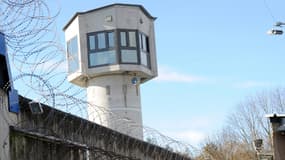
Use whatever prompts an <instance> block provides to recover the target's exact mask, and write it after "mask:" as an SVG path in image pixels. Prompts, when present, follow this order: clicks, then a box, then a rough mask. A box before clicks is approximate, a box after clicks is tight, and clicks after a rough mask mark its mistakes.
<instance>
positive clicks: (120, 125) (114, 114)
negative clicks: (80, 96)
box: [87, 74, 143, 139]
mask: <svg viewBox="0 0 285 160" xmlns="http://www.w3.org/2000/svg"><path fill="white" fill-rule="evenodd" d="M133 77H134V76H132V75H120V74H119V75H110V76H102V77H97V78H94V79H91V80H89V83H88V86H89V87H88V88H87V98H88V102H89V103H90V105H89V107H88V113H89V120H91V121H95V122H96V123H98V124H102V125H104V126H106V127H109V128H111V129H114V130H116V131H119V132H121V133H125V134H128V135H130V136H132V137H136V138H139V139H142V138H143V130H142V113H141V100H140V88H139V84H138V85H133V84H132V83H131V79H132V78H133ZM108 88H109V89H108ZM108 90H109V91H108Z"/></svg>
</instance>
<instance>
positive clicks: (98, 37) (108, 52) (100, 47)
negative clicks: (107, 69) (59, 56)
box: [87, 31, 117, 67]
mask: <svg viewBox="0 0 285 160" xmlns="http://www.w3.org/2000/svg"><path fill="white" fill-rule="evenodd" d="M87 37H88V59H89V67H96V66H101V65H108V64H115V63H116V59H117V56H116V52H115V37H114V31H106V32H95V33H90V34H88V35H87Z"/></svg>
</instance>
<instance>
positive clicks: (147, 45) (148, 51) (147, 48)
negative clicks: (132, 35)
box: [138, 32, 151, 69]
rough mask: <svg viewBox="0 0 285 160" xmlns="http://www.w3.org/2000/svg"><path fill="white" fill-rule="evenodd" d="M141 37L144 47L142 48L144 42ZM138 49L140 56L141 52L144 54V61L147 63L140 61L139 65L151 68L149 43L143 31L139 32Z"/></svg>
mask: <svg viewBox="0 0 285 160" xmlns="http://www.w3.org/2000/svg"><path fill="white" fill-rule="evenodd" d="M143 37H145V45H146V46H145V49H144V42H143ZM138 39H139V50H140V56H141V54H142V52H143V53H145V54H146V57H147V58H146V61H147V65H145V64H142V63H140V65H142V66H145V67H147V68H149V69H151V61H150V43H149V36H148V35H147V34H145V33H143V32H139V38H138Z"/></svg>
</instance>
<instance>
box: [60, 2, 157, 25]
mask: <svg viewBox="0 0 285 160" xmlns="http://www.w3.org/2000/svg"><path fill="white" fill-rule="evenodd" d="M114 6H127V7H138V8H140V9H141V11H142V12H143V13H144V14H145V15H146V16H147V17H148V18H150V19H153V20H155V19H156V17H153V16H152V15H151V14H150V13H149V12H148V11H147V10H146V9H145V8H144V7H143V6H142V5H138V4H125V3H114V4H110V5H107V6H103V7H99V8H95V9H92V10H88V11H85V12H76V13H75V14H74V15H73V16H72V18H71V19H70V20H69V21H68V22H67V24H66V25H65V26H64V27H63V30H65V29H66V28H67V27H68V26H69V25H70V24H71V22H72V21H73V20H74V19H75V18H76V17H77V16H78V15H84V14H88V13H91V12H96V11H99V10H102V9H106V8H109V7H114Z"/></svg>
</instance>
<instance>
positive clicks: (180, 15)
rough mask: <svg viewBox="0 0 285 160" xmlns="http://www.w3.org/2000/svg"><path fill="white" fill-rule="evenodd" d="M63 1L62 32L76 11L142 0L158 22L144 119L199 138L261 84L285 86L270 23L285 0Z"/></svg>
mask: <svg viewBox="0 0 285 160" xmlns="http://www.w3.org/2000/svg"><path fill="white" fill-rule="evenodd" d="M48 3H50V5H51V6H52V8H53V7H54V6H58V5H60V6H61V12H60V14H59V16H58V18H57V23H56V24H57V32H58V35H59V39H60V41H62V43H63V42H64V33H63V31H62V30H61V29H62V27H63V26H64V25H65V24H66V23H67V22H68V20H69V19H70V18H71V17H72V16H73V14H74V13H75V12H80V11H86V10H90V9H94V8H97V7H101V6H104V5H108V4H112V3H132V4H142V5H143V6H144V7H145V8H146V9H147V10H148V11H149V12H150V13H151V14H152V15H153V16H155V17H158V19H157V20H156V22H155V30H156V47H157V56H158V66H159V77H158V78H156V79H154V80H152V81H148V82H147V83H145V84H143V85H142V86H141V91H142V93H141V95H142V96H141V98H142V109H143V121H144V124H145V125H147V126H150V127H152V128H155V129H157V130H159V131H161V132H162V133H164V134H166V135H169V136H172V137H175V138H178V139H182V140H184V141H187V142H189V143H191V144H193V145H196V144H198V143H199V142H200V141H201V140H202V138H204V137H206V136H207V135H209V134H211V133H214V132H215V131H216V130H218V129H219V128H221V127H222V126H223V125H224V124H225V123H226V118H227V116H228V115H230V114H231V113H232V112H233V110H234V108H235V106H236V105H237V104H238V103H239V102H241V101H243V100H244V99H245V98H246V97H247V96H249V95H251V94H255V93H256V92H258V91H263V90H269V89H274V88H276V87H282V86H284V85H285V76H284V68H285V63H284V60H285V39H284V36H269V35H267V34H266V32H267V30H269V29H271V28H272V27H273V24H274V23H275V22H276V21H282V20H284V19H285V14H284V6H285V2H284V1H281V0H274V1H269V0H252V1H246V0H239V1H233V0H216V1H206V0H199V1H192V0H176V1H154V0H144V1H142V0H132V1H131V0H129V1H128V0H124V1H114V0H84V1H67V0H57V1H49V2H48Z"/></svg>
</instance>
